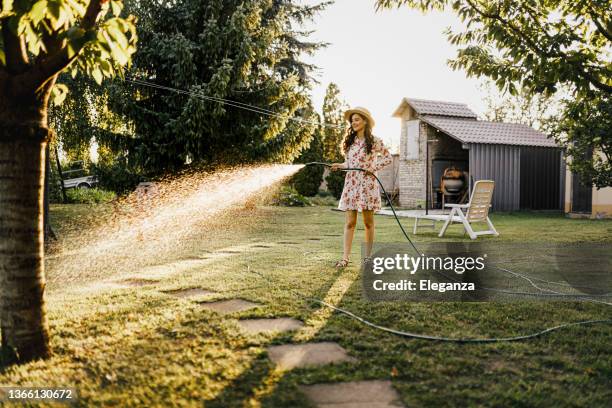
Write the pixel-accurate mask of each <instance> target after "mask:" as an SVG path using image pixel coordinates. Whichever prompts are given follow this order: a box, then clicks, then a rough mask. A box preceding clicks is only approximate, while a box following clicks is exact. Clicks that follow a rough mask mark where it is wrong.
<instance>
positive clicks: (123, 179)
mask: <svg viewBox="0 0 612 408" xmlns="http://www.w3.org/2000/svg"><path fill="white" fill-rule="evenodd" d="M91 172H92V173H93V174H95V175H96V177H97V179H98V186H99V187H100V188H102V189H104V190H110V191H114V192H115V193H117V194H119V195H122V194H125V193H129V192H131V191H134V189H135V188H136V186H137V185H138V183H140V182H141V181H144V177H143V176H142V175H141V174H138V173H137V172H136V171H134V170H131V169H130V168H128V166H127V165H126V161H125V159H123V158H119V159H118V160H115V161H114V162H113V163H112V164H102V163H100V164H92V166H91Z"/></svg>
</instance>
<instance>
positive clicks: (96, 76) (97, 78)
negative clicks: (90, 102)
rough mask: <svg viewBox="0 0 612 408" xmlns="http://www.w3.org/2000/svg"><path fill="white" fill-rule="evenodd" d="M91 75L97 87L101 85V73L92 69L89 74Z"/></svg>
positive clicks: (96, 69)
mask: <svg viewBox="0 0 612 408" xmlns="http://www.w3.org/2000/svg"><path fill="white" fill-rule="evenodd" d="M91 75H92V76H93V77H94V79H95V81H96V83H97V84H98V85H102V80H103V79H104V77H103V76H102V72H101V71H100V70H99V69H98V68H94V70H93V71H92V72H91Z"/></svg>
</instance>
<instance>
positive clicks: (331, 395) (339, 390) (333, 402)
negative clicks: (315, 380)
mask: <svg viewBox="0 0 612 408" xmlns="http://www.w3.org/2000/svg"><path fill="white" fill-rule="evenodd" d="M300 391H302V392H303V393H304V394H305V395H306V397H307V398H308V399H309V400H310V402H312V403H313V404H314V405H315V406H316V407H318V408H398V407H403V406H404V405H403V404H402V403H401V401H400V397H399V394H398V393H397V391H395V389H394V388H393V386H392V385H391V381H380V380H375V381H351V382H344V383H329V384H315V385H302V386H300Z"/></svg>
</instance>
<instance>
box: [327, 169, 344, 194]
mask: <svg viewBox="0 0 612 408" xmlns="http://www.w3.org/2000/svg"><path fill="white" fill-rule="evenodd" d="M345 176H346V172H344V171H330V172H329V175H328V176H327V178H326V179H325V181H326V182H327V188H328V190H329V191H330V192H331V193H332V195H333V196H334V197H336V199H337V200H339V199H340V197H341V196H342V190H343V189H344V177H345Z"/></svg>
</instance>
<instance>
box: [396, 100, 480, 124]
mask: <svg viewBox="0 0 612 408" xmlns="http://www.w3.org/2000/svg"><path fill="white" fill-rule="evenodd" d="M406 105H409V106H410V107H411V108H413V109H414V110H415V111H416V112H417V113H418V114H419V116H421V115H440V116H453V117H462V118H470V119H477V116H476V114H475V113H474V112H473V111H472V110H471V109H470V108H468V106H467V105H466V104H465V103H458V102H443V101H431V100H427V99H415V98H403V99H402V102H401V103H400V106H399V107H398V108H397V109H396V110H395V112H394V113H393V116H400V115H401V113H402V111H403V110H404V109H405V107H406Z"/></svg>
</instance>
